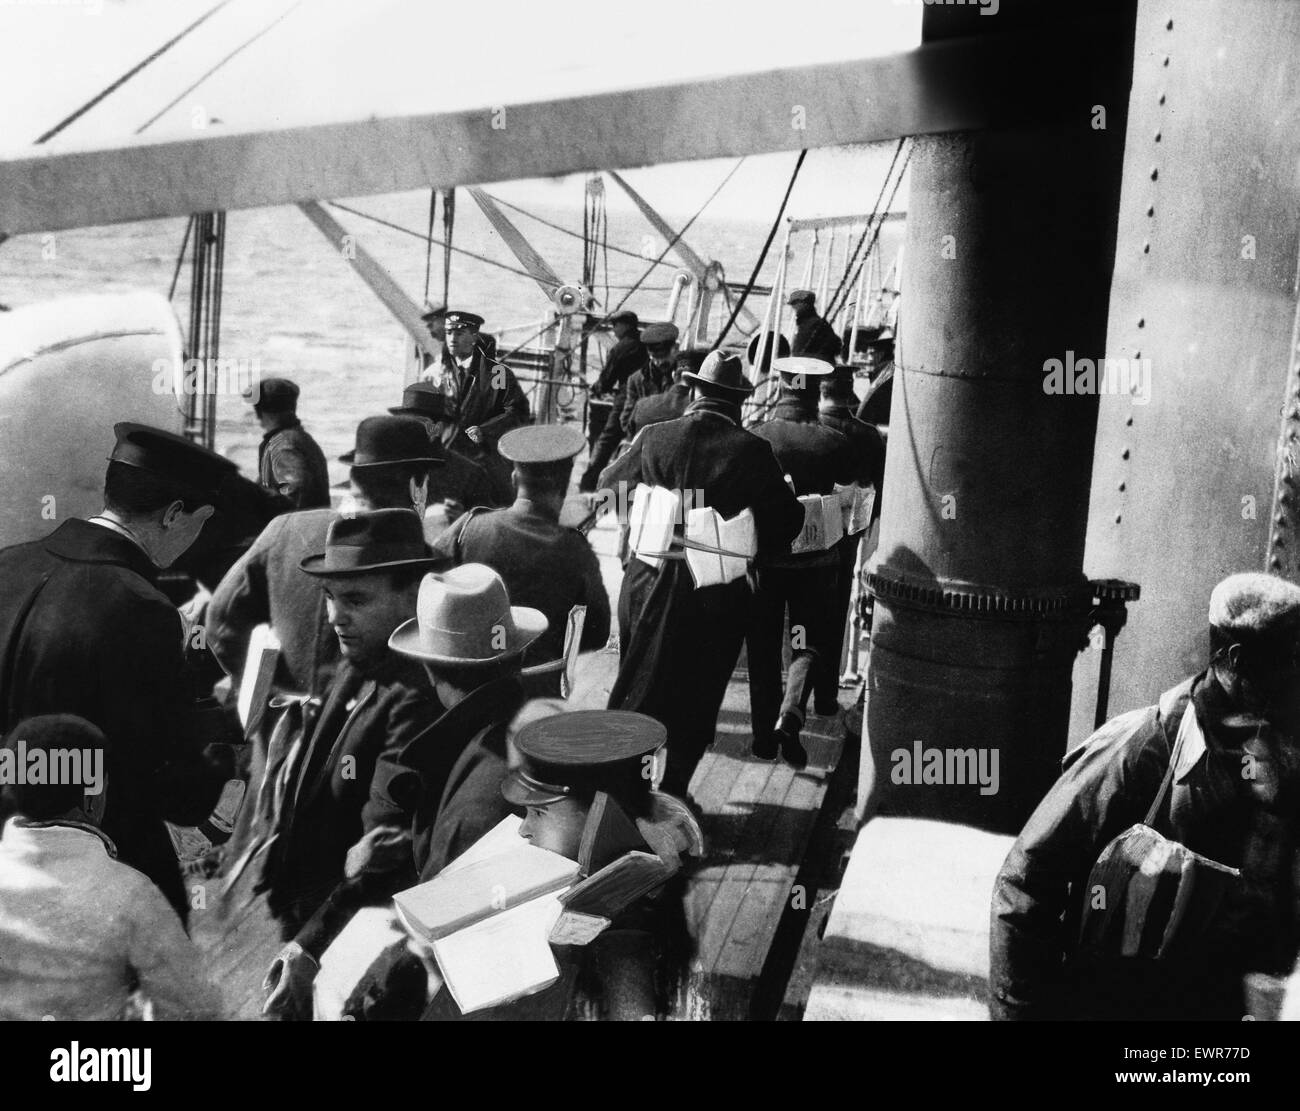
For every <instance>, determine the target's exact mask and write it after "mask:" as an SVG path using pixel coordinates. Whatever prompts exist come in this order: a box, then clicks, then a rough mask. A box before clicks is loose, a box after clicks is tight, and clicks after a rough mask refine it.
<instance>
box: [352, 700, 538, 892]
mask: <svg viewBox="0 0 1300 1111" xmlns="http://www.w3.org/2000/svg"><path fill="white" fill-rule="evenodd" d="M523 702H524V688H523V685H522V684H521V683H520V681H519V679H518V677H516V676H506V677H503V678H500V679H497V680H494V681H493V682H491V683H488V684H486V685H484V686H482V687H480V688H479V689H478V690H476V691H473V692H471V693H470V695H469V696H468V697H466V698H465V699H464V700H463V701H461V702H458V703H457V704H456V705H455V706H453V707H452V708H451V709H449V710H447V711H446V713H444V714H443V715H442V716H441V717H440V718H439V719H438V720H437V722H436V723H435V724H434V726H433V728H432V729H430V730H428V731H427V732H424V733H421V734H420V735H419V736H417V737H415V738H413V739H411V740H410V741H408V742H407V743H406V744H404V745H402V746H400V747H398V748H393V747H390V748H388V749H386V750H385V752H384V754H383V756H382V757H381V759H380V762H379V767H378V768H377V769H376V772H375V778H374V784H373V786H372V788H371V808H372V810H373V811H374V812H376V813H381V812H383V811H394V810H402V811H408V812H410V813H412V814H413V815H414V817H413V821H412V824H411V832H412V835H413V846H414V865H415V870H416V872H417V873H418V874H419V877H420V881H421V882H424V881H425V880H430V879H432V878H433V877H434V876H436V875H437V874H438V873H439V872H441V871H442V869H443V868H444V867H446V866H447V865H448V864H450V863H451V861H453V860H455V859H456V857H458V856H460V854H461V853H463V852H464V851H465V850H466V849H468V848H469V847H470V846H471V845H473V844H474V842H476V841H477V840H478V839H479V838H480V837H482V836H483V835H484V834H485V833H487V832H488V831H489V830H490V829H492V827H493V826H495V825H496V824H497V823H498V822H500V821H501V820H502V819H503V818H505V817H507V816H508V815H509V814H510V813H511V812H512V811H511V808H510V805H509V803H507V802H506V800H505V798H504V796H502V794H501V784H502V782H503V781H504V780H505V777H506V771H507V761H506V732H507V729H508V727H509V724H510V721H511V720H512V719H513V718H514V716H515V714H516V713H517V712H518V710H519V707H520V706H522V705H523Z"/></svg>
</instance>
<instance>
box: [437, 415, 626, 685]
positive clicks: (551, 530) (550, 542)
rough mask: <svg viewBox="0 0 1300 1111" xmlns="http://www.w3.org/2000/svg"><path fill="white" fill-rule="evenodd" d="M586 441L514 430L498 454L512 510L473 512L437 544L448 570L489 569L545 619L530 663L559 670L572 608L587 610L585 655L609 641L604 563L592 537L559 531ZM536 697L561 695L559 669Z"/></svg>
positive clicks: (546, 429) (553, 431) (540, 681)
mask: <svg viewBox="0 0 1300 1111" xmlns="http://www.w3.org/2000/svg"><path fill="white" fill-rule="evenodd" d="M585 444H586V441H585V440H584V438H583V435H582V433H581V432H579V431H578V430H577V429H576V428H575V427H573V426H572V425H537V426H530V427H528V428H516V429H514V430H513V431H510V432H507V433H506V434H505V435H504V436H502V437H501V443H500V449H501V454H502V456H503V457H504V458H505V459H508V460H509V461H510V462H511V463H513V464H514V482H515V489H516V498H515V501H514V504H513V505H511V506H510V508H508V509H497V510H484V509H472V510H470V512H469V513H467V514H466V515H465V516H464V517H462V518H460V520H458V521H457V522H456V523H455V524H454V525H453V526H452V527H451V528H450V529H448V530H447V531H446V532H444V533H443V534H442V535H441V536H439V537H438V539H437V540H436V541H434V544H433V551H434V554H435V555H437V556H441V557H443V558H444V559H445V560H446V562H447V563H448V564H449V565H456V564H461V563H485V564H487V566H489V567H491V568H492V569H493V570H495V571H496V572H497V573H498V574H499V575H500V576H501V578H502V579H503V580H504V582H505V584H506V588H507V590H508V591H509V592H510V598H511V600H512V601H513V602H515V603H517V604H519V605H524V606H530V607H532V608H534V609H537V610H540V611H541V612H542V613H543V614H545V615H546V620H547V630H546V633H545V634H544V635H543V636H542V637H541V638H540V639H539V640H538V641H537V643H536V644H535V645H534V646H533V647H532V648H531V649H530V650H529V653H528V660H527V663H528V664H529V665H530V666H534V665H553V664H558V665H562V664H563V660H562V659H561V656H562V653H563V650H564V636H565V625H566V622H567V619H568V616H569V611H570V610H571V609H572V608H573V607H574V606H585V607H586V608H587V613H586V618H585V622H584V624H583V627H582V640H581V641H580V644H579V648H580V650H581V651H592V650H594V649H597V648H603V647H604V645H605V642H606V641H607V640H608V639H609V623H610V610H609V595H608V594H606V593H605V584H604V582H603V581H602V580H601V577H600V563H599V561H598V560H597V559H596V553H595V552H593V551H592V550H591V545H590V544H589V543H588V542H587V538H586V537H585V536H583V535H582V534H581V533H580V532H578V531H577V529H573V528H569V527H568V526H567V525H562V524H560V511H561V510H562V509H563V508H564V498H565V494H566V493H567V491H568V489H569V477H570V475H571V474H572V473H573V459H574V456H576V455H577V454H578V453H579V452H581V451H582V449H583V447H584V446H585ZM529 689H530V691H531V692H532V693H535V694H559V692H560V669H559V667H556V668H555V669H554V670H551V671H548V672H546V673H545V674H543V675H540V676H538V677H537V678H536V680H535V681H531V682H530V684H529Z"/></svg>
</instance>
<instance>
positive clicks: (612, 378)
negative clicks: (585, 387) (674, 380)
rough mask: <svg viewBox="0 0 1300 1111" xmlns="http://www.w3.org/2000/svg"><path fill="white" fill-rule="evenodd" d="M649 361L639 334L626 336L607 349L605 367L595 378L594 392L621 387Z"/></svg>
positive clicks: (603, 391) (605, 391) (604, 391)
mask: <svg viewBox="0 0 1300 1111" xmlns="http://www.w3.org/2000/svg"><path fill="white" fill-rule="evenodd" d="M649 361H650V356H649V355H648V354H647V353H646V349H645V344H644V343H642V342H641V338H640V337H639V336H635V335H632V336H626V337H625V338H623V339H621V340H619V341H618V342H617V343H616V344H614V346H613V347H611V348H610V349H609V356H608V358H606V360H605V368H604V369H603V370H602V371H601V372H600V377H599V378H598V379H597V380H596V392H597V393H607V392H609V391H610V390H619V389H622V388H623V386H624V384H625V383H626V382H627V380H628V379H629V378H631V377H632V375H633V374H635V373H636V372H637V371H638V370H641V369H642V368H643V367H644V366H645V365H646V364H647V363H648V362H649Z"/></svg>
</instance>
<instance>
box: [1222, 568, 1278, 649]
mask: <svg viewBox="0 0 1300 1111" xmlns="http://www.w3.org/2000/svg"><path fill="white" fill-rule="evenodd" d="M1209 616H1210V624H1211V625H1213V626H1215V627H1216V628H1219V629H1223V630H1224V631H1225V632H1230V633H1253V634H1255V635H1256V636H1259V635H1265V636H1266V635H1268V634H1269V633H1272V632H1275V631H1277V630H1278V629H1279V628H1281V627H1283V626H1287V625H1291V624H1293V623H1295V622H1296V620H1297V618H1298V617H1300V586H1296V584H1295V583H1293V582H1291V581H1289V580H1287V579H1282V578H1279V577H1278V576H1276V575H1266V574H1264V573H1263V572H1260V571H1244V572H1242V573H1241V574H1237V575H1229V576H1228V577H1227V578H1226V579H1224V580H1223V581H1222V582H1221V583H1219V585H1218V586H1216V587H1215V588H1214V592H1213V593H1212V594H1211V595H1210V615H1209Z"/></svg>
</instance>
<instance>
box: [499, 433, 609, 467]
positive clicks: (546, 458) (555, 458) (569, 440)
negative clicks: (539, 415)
mask: <svg viewBox="0 0 1300 1111" xmlns="http://www.w3.org/2000/svg"><path fill="white" fill-rule="evenodd" d="M586 446H587V438H586V437H585V436H584V435H583V434H582V433H581V432H580V431H578V429H577V428H575V427H574V426H573V425H571V424H532V425H528V426H526V427H524V428H514V429H511V430H510V431H509V432H507V433H506V434H505V435H504V436H502V437H501V439H500V440H498V441H497V450H498V451H499V452H500V453H501V455H502V457H503V458H505V459H509V460H510V462H512V463H518V464H520V465H521V466H528V465H529V464H543V463H559V462H560V461H561V460H564V459H572V458H573V457H574V456H575V455H577V454H578V452H580V451H581V450H582V449H583V448H584V447H586Z"/></svg>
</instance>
